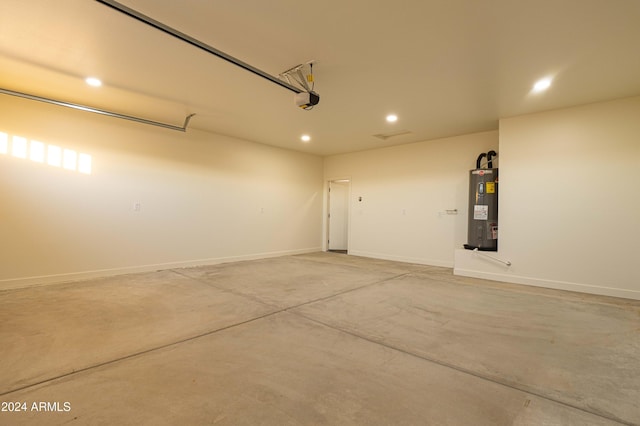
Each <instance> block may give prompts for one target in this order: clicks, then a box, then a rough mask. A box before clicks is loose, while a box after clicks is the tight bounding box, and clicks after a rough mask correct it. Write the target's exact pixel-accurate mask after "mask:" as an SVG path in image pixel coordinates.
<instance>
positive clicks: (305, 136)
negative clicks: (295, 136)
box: [300, 135, 311, 142]
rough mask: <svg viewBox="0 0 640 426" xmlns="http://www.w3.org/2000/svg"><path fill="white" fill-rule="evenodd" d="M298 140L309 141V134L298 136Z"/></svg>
mask: <svg viewBox="0 0 640 426" xmlns="http://www.w3.org/2000/svg"><path fill="white" fill-rule="evenodd" d="M300 140H301V141H302V142H309V141H310V140H311V136H309V135H302V137H300Z"/></svg>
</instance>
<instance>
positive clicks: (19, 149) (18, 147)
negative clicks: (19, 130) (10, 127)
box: [11, 136, 27, 158]
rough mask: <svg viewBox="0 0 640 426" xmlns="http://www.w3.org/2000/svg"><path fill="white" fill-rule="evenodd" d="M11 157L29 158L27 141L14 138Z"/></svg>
mask: <svg viewBox="0 0 640 426" xmlns="http://www.w3.org/2000/svg"><path fill="white" fill-rule="evenodd" d="M11 155H13V156H14V157H17V158H27V139H26V138H23V137H22V136H14V137H13V140H12V143H11Z"/></svg>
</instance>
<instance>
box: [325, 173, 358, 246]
mask: <svg viewBox="0 0 640 426" xmlns="http://www.w3.org/2000/svg"><path fill="white" fill-rule="evenodd" d="M336 181H342V182H345V183H347V253H349V248H350V247H351V185H352V183H353V181H352V179H351V176H339V177H333V178H330V179H325V181H324V193H325V197H324V203H323V204H324V205H323V220H322V235H323V238H322V251H329V244H328V241H329V204H330V202H331V193H330V191H329V187H330V185H331V182H336Z"/></svg>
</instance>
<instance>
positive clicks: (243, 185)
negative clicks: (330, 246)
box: [0, 96, 322, 288]
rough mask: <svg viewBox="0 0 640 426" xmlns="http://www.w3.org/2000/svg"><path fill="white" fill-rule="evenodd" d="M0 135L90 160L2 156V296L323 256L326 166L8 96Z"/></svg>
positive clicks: (1, 106)
mask: <svg viewBox="0 0 640 426" xmlns="http://www.w3.org/2000/svg"><path fill="white" fill-rule="evenodd" d="M196 121H197V117H196V118H194V122H196ZM0 132H4V133H6V134H8V135H9V138H11V137H12V136H13V135H19V136H23V137H25V138H27V139H28V140H38V141H42V142H43V143H45V144H54V145H57V146H60V147H63V148H68V149H73V150H76V151H78V152H83V153H87V154H90V155H92V160H93V162H92V165H93V170H92V174H91V175H83V174H80V173H78V172H73V171H68V170H62V169H60V168H55V167H52V166H48V165H46V164H37V163H35V162H33V161H31V160H29V159H20V158H15V157H13V156H12V155H11V152H9V153H8V154H0V200H1V201H0V202H1V208H0V244H1V253H0V288H9V287H16V286H24V285H30V284H39V283H45V282H54V281H63V280H68V279H75V278H83V277H89V276H98V275H108V274H116V273H123V272H132V271H141V270H152V269H160V268H166V267H176V266H188V265H197V264H207V263H216V262H221V261H227V260H238V259H250V258H258V257H267V256H273V255H279V254H287V253H298V252H305V251H313V250H319V249H320V248H321V240H322V217H321V214H322V158H320V157H316V156H311V155H306V154H302V153H296V152H292V151H287V150H282V149H277V148H272V147H268V146H265V145H259V144H255V143H251V142H247V141H242V140H238V139H233V138H230V137H224V136H219V135H213V134H209V133H204V132H199V131H197V130H193V129H190V130H188V131H187V133H180V132H175V131H171V130H167V129H161V128H155V127H150V126H146V125H142V124H138V123H132V122H127V121H122V120H117V119H115V118H110V117H105V116H99V115H94V114H90V113H86V112H81V111H76V110H71V109H66V108H63V107H58V106H53V105H47V104H42V103H38V102H33V101H28V100H24V99H18V98H12V97H9V96H2V97H0ZM9 149H11V147H9ZM135 203H139V204H140V210H139V211H135V209H134V205H135Z"/></svg>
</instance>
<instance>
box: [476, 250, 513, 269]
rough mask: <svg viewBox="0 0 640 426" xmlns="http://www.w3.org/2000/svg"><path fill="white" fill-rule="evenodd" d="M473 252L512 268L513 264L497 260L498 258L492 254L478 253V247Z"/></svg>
mask: <svg viewBox="0 0 640 426" xmlns="http://www.w3.org/2000/svg"><path fill="white" fill-rule="evenodd" d="M473 252H474V253H476V254H479V255H481V256H484V257H488V258H489V259H493V260H495V261H497V262H500V263H504V264H505V265H507V266H511V262H509V261H508V260H502V259H498V258H497V257H495V256H491V255H490V254H486V253H484V252H481V251H478V248H477V247H476V248H474V249H473Z"/></svg>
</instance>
